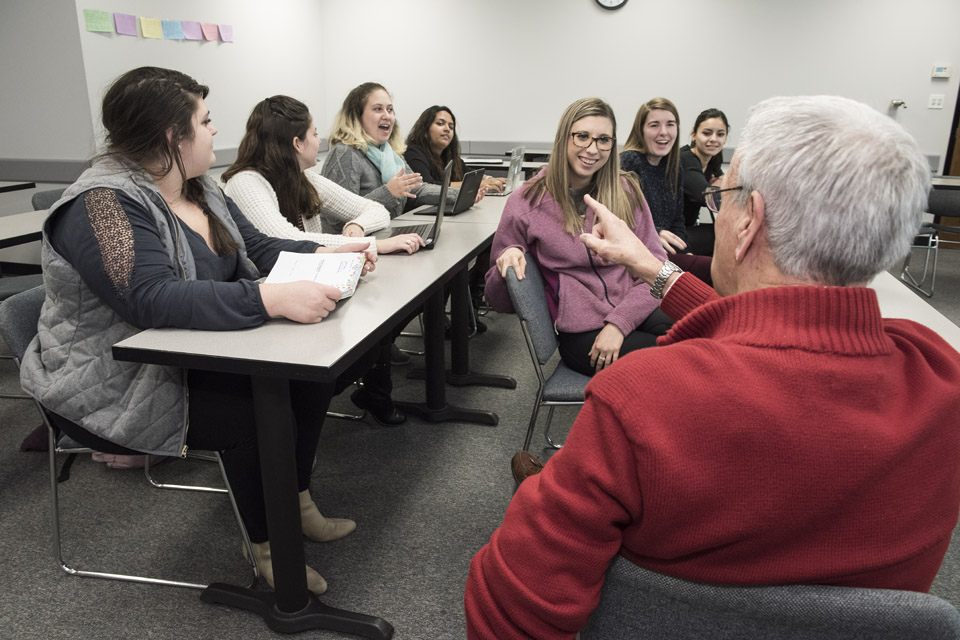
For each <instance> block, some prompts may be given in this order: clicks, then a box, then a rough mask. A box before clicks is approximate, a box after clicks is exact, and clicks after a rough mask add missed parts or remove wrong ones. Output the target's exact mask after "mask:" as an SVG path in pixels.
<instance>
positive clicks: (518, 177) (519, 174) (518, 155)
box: [487, 147, 526, 196]
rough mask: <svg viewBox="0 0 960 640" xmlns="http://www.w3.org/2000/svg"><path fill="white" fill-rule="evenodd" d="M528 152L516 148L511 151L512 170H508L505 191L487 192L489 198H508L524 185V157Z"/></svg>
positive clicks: (522, 148)
mask: <svg viewBox="0 0 960 640" xmlns="http://www.w3.org/2000/svg"><path fill="white" fill-rule="evenodd" d="M525 152H526V148H525V147H514V148H513V149H511V150H510V168H509V169H507V184H506V185H504V187H503V191H501V192H500V193H497V192H496V191H487V196H508V195H510V193H511V192H512V191H513V190H514V189H516V188H517V187H519V186H520V185H521V184H522V183H523V155H524V153H525Z"/></svg>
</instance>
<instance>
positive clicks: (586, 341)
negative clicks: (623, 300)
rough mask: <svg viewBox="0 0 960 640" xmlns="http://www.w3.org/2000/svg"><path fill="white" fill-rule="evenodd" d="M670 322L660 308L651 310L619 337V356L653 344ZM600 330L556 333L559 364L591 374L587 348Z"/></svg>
mask: <svg viewBox="0 0 960 640" xmlns="http://www.w3.org/2000/svg"><path fill="white" fill-rule="evenodd" d="M672 324H673V321H672V320H670V318H668V317H667V314H665V313H664V312H663V311H660V309H654V310H653V313H651V314H650V315H649V316H647V319H646V320H644V321H643V323H641V325H640V326H639V327H637V330H636V331H634V332H633V333H631V334H629V335H626V336H624V337H623V345H621V347H620V355H619V356H617V357H618V358H622V357H623V356H625V355H626V354H628V353H630V352H631V351H636V350H637V349H645V348H647V347H652V346H655V345H656V344H657V336H662V335H663V334H665V333H666V332H667V331H668V330H669V329H670V326H671V325H672ZM601 330H602V328H601V329H594V330H593V331H584V332H583V333H563V332H562V331H561V332H559V334H558V336H557V337H558V341H559V343H560V345H559V351H560V359H561V360H563V363H564V364H565V365H567V366H568V367H570V368H571V369H573V370H574V371H577V372H579V373H582V374H583V375H585V376H592V375H593V374H594V373H596V372H597V370H596V367H593V366H590V349H592V348H593V343H594V341H595V340H596V339H597V335H599V333H600V331H601Z"/></svg>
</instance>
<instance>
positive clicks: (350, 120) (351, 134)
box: [320, 82, 459, 232]
mask: <svg viewBox="0 0 960 640" xmlns="http://www.w3.org/2000/svg"><path fill="white" fill-rule="evenodd" d="M405 150H406V148H405V146H404V144H403V136H402V135H400V130H399V128H398V127H397V116H396V114H395V113H394V111H393V98H391V97H390V94H389V93H387V90H386V89H385V88H384V87H383V85H380V84H377V83H376V82H365V83H363V84H361V85H360V86H358V87H356V88H354V89H353V90H351V91H350V93H348V94H347V97H346V98H345V99H344V101H343V106H342V107H341V108H340V111H339V112H338V113H337V116H336V119H335V120H334V124H333V130H332V131H331V132H330V153H329V155H327V159H326V161H325V162H324V163H323V168H322V169H321V170H320V174H321V175H323V176H324V177H326V178H329V179H331V180H333V181H334V182H336V183H337V184H339V185H340V186H342V187H343V188H345V189H347V190H349V191H352V192H353V193H356V194H358V195H361V196H363V197H364V198H367V199H368V200H373V201H374V202H379V203H380V204H382V205H383V206H384V207H386V208H387V211H389V212H390V217H391V218H395V217H397V216H399V215H400V214H402V213H403V212H404V210H405V209H406V208H407V206H408V200H411V199H416V202H415V204H416V206H419V205H421V204H437V203H438V202H439V201H440V186H439V185H435V184H424V183H423V179H422V176H421V175H420V174H419V173H414V171H413V170H412V169H411V168H410V165H408V164H407V163H406V162H404V160H403V157H402V154H403V152H404V151H405ZM458 194H459V191H458V190H457V189H455V188H451V189H448V190H447V199H448V204H449V205H450V206H453V203H454V202H456V200H457V195H458ZM342 227H343V224H342V223H341V222H339V221H338V220H336V219H333V218H332V217H330V216H324V218H323V229H324V231H329V232H339V231H340V229H341V228H342Z"/></svg>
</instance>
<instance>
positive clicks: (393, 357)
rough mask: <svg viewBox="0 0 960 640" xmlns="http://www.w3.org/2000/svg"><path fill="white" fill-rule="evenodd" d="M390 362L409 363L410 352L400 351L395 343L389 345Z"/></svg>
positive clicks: (397, 363)
mask: <svg viewBox="0 0 960 640" xmlns="http://www.w3.org/2000/svg"><path fill="white" fill-rule="evenodd" d="M390 364H396V365H404V364H410V354H409V353H404V352H403V351H400V347H398V346H397V345H395V344H394V345H390Z"/></svg>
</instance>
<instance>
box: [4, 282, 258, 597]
mask: <svg viewBox="0 0 960 640" xmlns="http://www.w3.org/2000/svg"><path fill="white" fill-rule="evenodd" d="M44 297H45V293H44V288H43V287H35V288H33V289H30V290H28V291H24V292H23V293H19V294H17V295H15V296H12V297H10V298H8V299H7V300H4V301H3V302H2V303H0V335H2V337H3V339H4V341H6V343H7V346H8V347H10V350H11V351H12V352H13V354H14V358H15V359H16V361H17V363H18V364H19V362H20V360H21V359H22V358H23V354H24V353H26V351H27V347H28V346H29V344H30V342H31V341H32V340H33V337H34V336H35V335H37V324H38V322H39V320H40V310H41V308H42V306H43V300H44ZM36 405H37V409H38V410H39V411H40V415H41V417H42V418H43V422H44V424H45V425H46V427H47V434H48V441H49V445H48V449H49V470H50V491H51V515H52V519H53V541H54V556H55V558H56V560H57V564H58V565H59V566H60V568H61V569H63V571H64V572H66V573H67V574H69V575H75V576H83V577H88V578H106V579H109V580H122V581H125V582H143V583H148V584H163V585H168V586H175V587H189V588H194V589H205V588H206V587H207V586H208V585H206V584H198V583H192V582H183V581H180V580H166V579H161V578H150V577H146V576H139V575H127V574H120V573H106V572H102V571H89V570H81V569H75V568H73V567H70V566H68V565H67V564H66V563H65V562H64V560H63V551H62V544H61V539H60V529H61V523H60V502H59V491H58V484H59V483H58V477H57V475H58V474H57V455H58V454H66V455H68V456H75V455H76V454H78V453H90V452H91V451H92V450H93V449H92V448H91V446H93V445H92V444H90V443H86V442H84V439H85V438H95V436H93V435H92V434H90V433H89V432H87V431H85V430H83V429H82V428H80V427H78V426H74V427H73V429H74V430H72V431H71V432H70V434H69V436H67V435H64V436H60V435H59V434H58V430H57V428H56V427H55V426H54V425H53V423H52V421H51V418H50V415H49V414H48V413H47V411H46V409H44V407H43V406H42V405H41V404H40V403H39V402H36ZM95 446H96V449H97V450H98V451H103V452H104V453H112V454H116V455H137V454H139V453H140V452H138V451H134V450H131V449H127V448H125V447H121V446H118V445H113V444H112V443H108V442H106V441H103V440H101V441H99V442H97V443H96V445H95ZM201 455H205V454H201ZM213 457H214V459H215V460H216V461H217V463H218V465H219V467H220V473H221V475H222V476H223V481H224V484H225V485H226V489H210V488H208V487H192V486H183V485H167V486H164V485H158V483H156V482H155V481H154V480H153V479H152V478H151V477H150V473H149V465H148V466H147V467H146V475H147V479H148V480H149V481H150V483H151V484H153V485H154V486H161V487H163V488H178V489H188V490H193V491H214V492H223V493H227V494H228V495H229V497H230V502H231V504H232V505H233V512H234V515H235V516H236V518H237V522H238V523H239V525H240V531H241V533H242V536H243V541H244V544H245V545H246V546H247V557H248V558H253V550H252V549H251V547H250V539H249V537H248V536H247V532H246V528H245V527H244V525H243V520H242V519H241V518H240V512H239V510H238V509H237V503H236V501H235V500H234V497H233V492H232V491H230V485H229V483H228V482H227V476H226V473H225V472H224V469H223V462H222V461H221V460H220V456H219V454H216V453H214V454H213ZM72 460H73V458H72V457H69V458H68V462H67V463H65V465H64V466H65V467H67V465H69V464H70V462H72ZM250 564H251V566H252V567H253V582H254V583H255V582H256V580H257V577H258V572H257V567H256V564H255V563H253V562H251V563H250Z"/></svg>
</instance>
